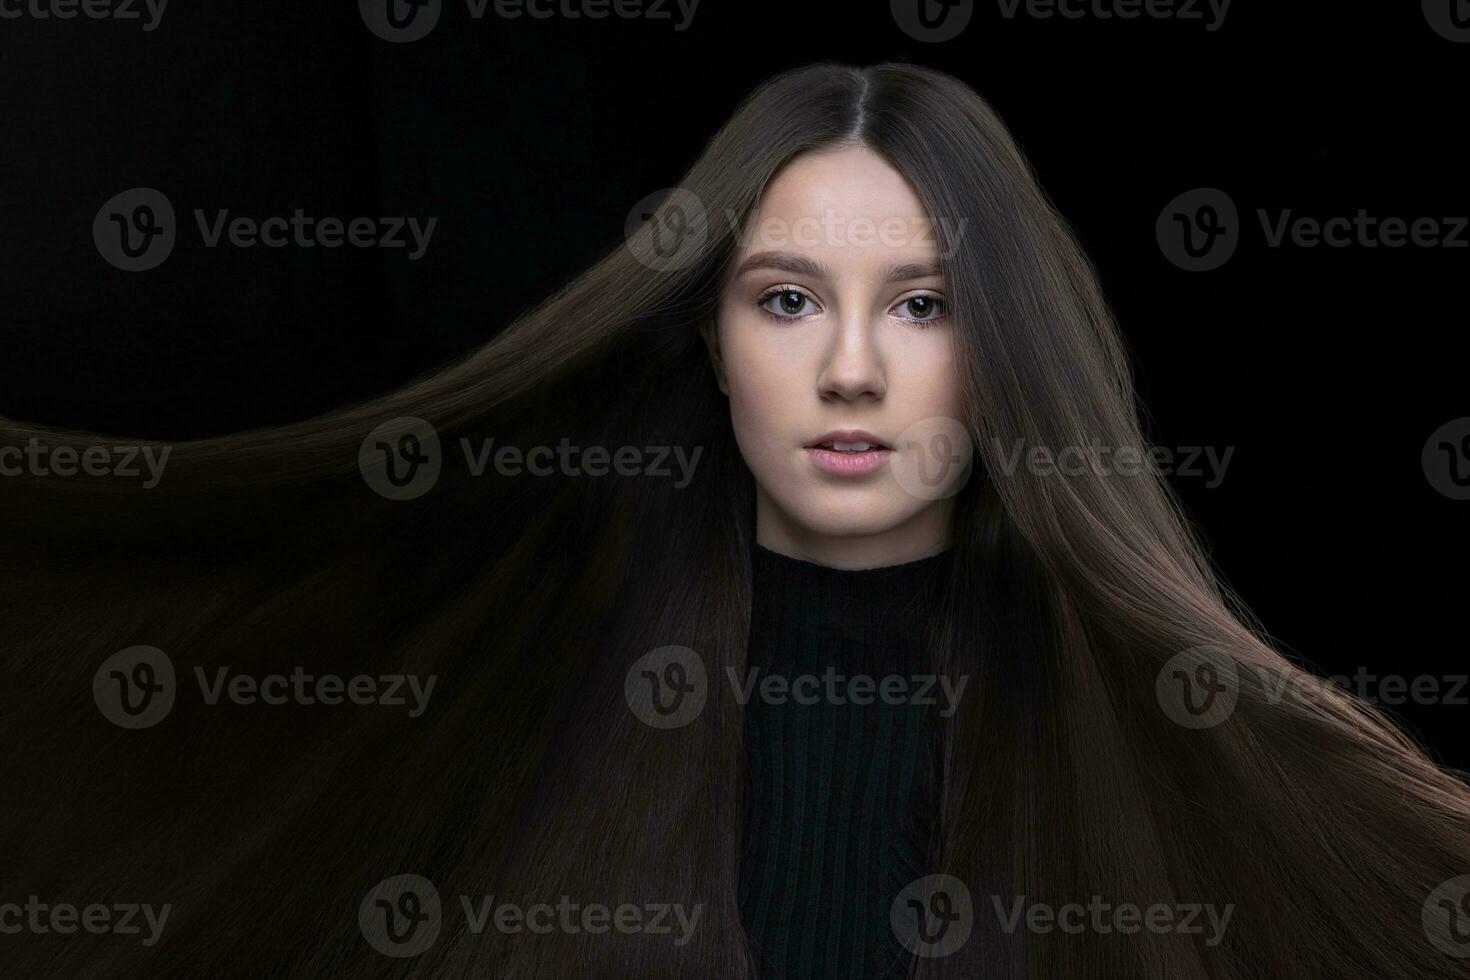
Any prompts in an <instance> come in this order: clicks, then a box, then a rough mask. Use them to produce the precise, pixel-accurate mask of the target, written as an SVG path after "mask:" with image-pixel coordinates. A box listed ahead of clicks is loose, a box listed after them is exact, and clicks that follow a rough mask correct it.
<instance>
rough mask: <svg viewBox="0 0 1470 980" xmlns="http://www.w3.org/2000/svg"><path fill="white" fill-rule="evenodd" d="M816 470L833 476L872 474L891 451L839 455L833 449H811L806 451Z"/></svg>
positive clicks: (886, 459)
mask: <svg viewBox="0 0 1470 980" xmlns="http://www.w3.org/2000/svg"><path fill="white" fill-rule="evenodd" d="M807 452H808V453H809V454H810V455H811V457H812V462H813V463H815V464H816V465H817V469H819V470H822V471H823V472H826V473H831V474H832V475H833V476H863V475H865V474H867V473H872V472H873V471H874V470H876V469H878V468H879V467H881V466H882V465H883V464H884V463H885V462H887V461H888V457H889V456H892V455H893V450H892V449H867V450H864V451H863V452H860V453H839V452H837V451H836V450H835V449H821V448H818V447H812V448H809V449H808V450H807Z"/></svg>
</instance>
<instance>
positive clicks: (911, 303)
mask: <svg viewBox="0 0 1470 980" xmlns="http://www.w3.org/2000/svg"><path fill="white" fill-rule="evenodd" d="M893 309H894V310H895V311H896V312H897V314H898V315H899V316H901V317H903V318H904V319H905V320H915V321H918V322H919V323H927V322H929V321H931V320H942V319H944V314H945V304H944V300H942V299H940V298H939V297H938V296H930V295H928V294H923V295H919V296H910V297H909V298H908V299H905V300H902V301H900V302H899V304H898V305H897V306H895V307H894V308H893Z"/></svg>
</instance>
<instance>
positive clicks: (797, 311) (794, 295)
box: [760, 289, 817, 319]
mask: <svg viewBox="0 0 1470 980" xmlns="http://www.w3.org/2000/svg"><path fill="white" fill-rule="evenodd" d="M760 307H761V309H763V310H765V311H766V312H767V313H771V314H773V315H775V316H778V317H781V318H783V319H794V318H796V317H802V316H806V315H808V314H810V313H815V312H816V311H817V304H816V303H814V302H812V298H811V297H810V296H808V295H807V294H806V293H804V292H802V291H801V290H799V289H777V290H773V291H772V292H769V293H767V294H766V295H765V296H763V297H761V300H760Z"/></svg>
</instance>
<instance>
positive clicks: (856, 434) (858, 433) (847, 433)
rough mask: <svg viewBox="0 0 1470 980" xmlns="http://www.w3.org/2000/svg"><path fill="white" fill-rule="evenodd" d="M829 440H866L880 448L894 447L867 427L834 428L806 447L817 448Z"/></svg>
mask: <svg viewBox="0 0 1470 980" xmlns="http://www.w3.org/2000/svg"><path fill="white" fill-rule="evenodd" d="M829 442H866V443H867V444H868V445H870V446H877V447H878V448H879V449H892V448H893V447H892V446H890V445H889V444H888V443H886V442H884V441H883V440H882V439H879V438H878V437H877V436H875V435H873V433H871V432H869V431H868V430H866V429H833V430H832V431H831V432H828V433H827V434H826V435H822V436H817V438H815V439H813V440H812V441H811V442H809V443H807V444H806V447H805V448H807V449H815V448H816V447H817V446H820V445H823V444H824V443H829Z"/></svg>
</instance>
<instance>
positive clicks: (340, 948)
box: [0, 65, 1470, 980]
mask: <svg viewBox="0 0 1470 980" xmlns="http://www.w3.org/2000/svg"><path fill="white" fill-rule="evenodd" d="M637 217H638V218H639V219H640V221H641V223H637V225H636V227H635V228H634V230H633V231H632V233H631V235H630V237H629V239H628V241H627V242H626V243H625V244H624V245H622V246H620V247H618V248H616V249H614V250H613V251H612V252H611V253H609V254H608V256H607V257H606V258H605V259H603V260H602V261H601V262H599V263H598V264H597V265H596V266H595V267H593V268H592V269H591V270H589V271H588V272H587V273H586V274H584V275H583V276H581V277H580V278H579V279H578V280H577V281H575V282H574V283H572V284H571V285H570V286H569V287H568V288H567V289H566V290H564V291H563V292H562V293H560V294H559V295H557V296H555V297H553V298H551V299H550V300H548V301H547V302H546V303H545V304H543V305H542V306H540V307H538V308H536V309H533V310H531V311H530V312H529V313H527V314H526V315H524V316H523V317H521V318H520V319H519V320H517V321H516V322H515V323H513V324H512V325H511V326H510V327H509V328H507V329H506V330H505V331H504V332H503V333H501V334H500V335H498V336H497V337H496V338H495V339H494V340H493V341H492V342H490V343H489V344H487V345H486V346H485V347H484V348H483V349H481V350H480V351H478V352H477V353H476V354H474V355H473V356H472V357H470V358H468V359H466V360H465V361H463V362H462V363H460V364H457V365H455V366H454V367H452V368H450V369H448V370H445V371H443V372H441V373H438V374H436V375H434V376H432V377H429V378H426V379H424V380H422V381H420V382H418V383H416V384H413V385H411V386H409V387H408V388H406V389H404V390H402V391H399V392H397V393H395V394H393V395H390V396H388V397H386V398H384V399H382V400H380V401H378V402H374V403H372V404H369V405H364V406H359V407H355V408H352V409H350V410H347V411H343V412H340V413H338V414H335V415H332V416H330V417H327V418H322V419H316V420H312V421H310V422H305V423H301V424H298V425H292V426H288V427H285V428H281V429H276V430H272V431H266V432H256V433H248V434H244V435H240V436H236V437H232V438H228V439H219V440H209V441H204V442H199V443H191V444H185V445H180V446H176V447H172V453H171V455H170V457H169V461H168V465H167V467H166V469H165V470H164V472H163V473H162V477H161V479H159V480H157V481H156V485H152V486H148V485H145V481H144V480H143V479H141V478H140V479H137V480H130V479H127V478H121V477H120V478H113V479H107V480H103V479H82V478H80V477H78V478H61V477H58V476H57V475H56V473H54V472H49V471H48V472H49V475H42V473H41V471H40V470H39V469H36V468H31V469H28V470H25V471H23V472H20V473H18V474H16V475H13V476H8V477H7V478H6V479H4V480H3V481H0V494H3V498H0V502H3V506H0V531H3V534H0V542H3V544H0V548H3V555H0V576H3V585H4V588H3V591H0V603H3V606H4V622H5V634H4V635H5V642H4V644H3V651H4V653H3V663H4V690H5V692H6V693H5V695H4V698H5V703H4V711H3V720H0V726H3V727H0V736H3V738H4V744H5V745H6V753H5V768H4V771H3V773H0V775H3V777H4V785H5V787H6V796H7V805H6V807H5V808H4V816H3V817H0V819H3V821H4V827H3V830H4V832H3V834H0V842H3V843H0V868H3V869H4V872H3V878H0V881H3V892H4V893H3V894H0V902H9V903H13V904H14V906H15V911H14V912H6V911H5V909H0V927H4V929H5V931H6V932H7V933H8V934H7V935H5V936H4V938H3V940H0V942H3V944H4V946H5V947H6V951H5V953H4V954H3V955H4V958H5V961H6V963H7V966H8V968H9V969H8V970H7V973H10V974H13V975H17V976H72V975H98V976H148V977H197V976H247V975H248V976H260V975H279V976H293V977H294V976H300V977H323V976H344V977H346V976H351V977H360V976H426V977H427V976H433V977H461V976H462V977H471V976H474V977H483V976H496V977H501V976H505V977H556V978H561V977H568V976H606V977H679V976H719V977H726V976H728V977H738V976H762V977H793V976H864V977H866V976H881V975H905V974H910V973H912V974H915V975H922V976H957V977H976V976H983V977H988V978H1001V977H1039V978H1055V977H1107V978H1112V977H1117V978H1137V977H1168V978H1171V980H1178V978H1201V980H1203V978H1222V977H1235V978H1244V977H1334V978H1373V980H1385V978H1411V977H1412V978H1419V977H1428V976H1440V975H1447V974H1449V973H1451V972H1453V970H1454V969H1456V968H1457V961H1456V960H1455V959H1454V958H1453V956H1452V955H1451V954H1452V953H1453V952H1454V951H1455V949H1456V948H1457V947H1456V946H1455V943H1456V942H1457V941H1459V940H1460V937H1462V936H1463V926H1462V920H1461V919H1460V918H1459V915H1460V906H1459V904H1457V903H1460V902H1462V900H1463V896H1464V889H1463V888H1458V889H1457V886H1456V884H1455V879H1456V878H1457V876H1459V875H1461V874H1464V873H1466V872H1467V871H1470V833H1467V829H1466V819H1465V818H1466V814H1467V810H1470V792H1467V789H1466V786H1465V785H1464V784H1463V783H1462V782H1460V781H1459V780H1458V779H1457V778H1455V777H1454V776H1452V775H1450V774H1447V773H1445V772H1443V771H1441V770H1440V769H1438V768H1436V767H1435V766H1434V765H1433V764H1432V763H1431V762H1430V761H1429V760H1428V759H1427V758H1426V756H1425V755H1424V753H1423V752H1422V751H1421V750H1420V749H1419V748H1417V747H1416V746H1415V745H1413V744H1412V743H1411V742H1410V741H1409V740H1408V739H1407V738H1406V737H1405V736H1404V735H1402V734H1401V733H1400V732H1398V731H1397V730H1395V729H1394V728H1393V727H1391V726H1390V725H1389V724H1388V723H1387V722H1386V721H1385V720H1384V719H1383V718H1382V717H1381V716H1380V715H1379V714H1377V713H1376V712H1375V711H1374V710H1373V709H1372V708H1371V707H1369V706H1367V705H1365V704H1363V703H1360V702H1358V701H1356V700H1354V699H1353V698H1351V697H1350V696H1349V695H1347V694H1346V693H1344V692H1342V691H1340V690H1339V689H1337V688H1335V687H1333V686H1332V685H1330V684H1328V683H1326V682H1324V681H1321V680H1318V679H1317V678H1314V677H1312V676H1310V675H1308V674H1306V673H1304V672H1302V671H1300V670H1298V669H1296V668H1295V667H1293V666H1292V665H1291V664H1290V663H1289V662H1287V661H1286V660H1285V659H1284V658H1283V657H1281V656H1280V655H1279V654H1278V653H1277V652H1275V651H1274V650H1273V649H1272V647H1271V645H1270V643H1269V641H1268V639H1267V638H1266V637H1265V636H1264V635H1263V632H1262V630H1261V629H1260V628H1259V626H1258V624H1256V623H1255V622H1254V621H1253V620H1252V619H1251V618H1250V616H1249V614H1248V612H1247V611H1246V609H1245V608H1244V606H1243V605H1242V604H1241V603H1240V601H1239V600H1238V599H1237V598H1236V597H1235V596H1233V595H1232V594H1231V593H1230V592H1229V591H1228V590H1227V589H1226V587H1225V586H1224V585H1222V584H1221V583H1220V582H1219V581H1218V579H1217V578H1216V576H1215V575H1214V573H1213V572H1212V570H1211V568H1210V567H1209V564H1208V562H1207V560H1206V559H1205V557H1204V555H1203V552H1202V549H1201V547H1200V545H1199V543H1198V542H1197V541H1196V540H1195V538H1194V536H1193V534H1192V533H1191V531H1190V529H1189V528H1188V526H1187V524H1186V522H1185V521H1184V520H1183V518H1182V517H1181V515H1180V513H1179V510H1178V507H1177V505H1176V504H1175V502H1174V500H1173V499H1172V497H1171V496H1170V493H1169V491H1168V488H1167V486H1166V485H1165V484H1164V482H1163V481H1162V480H1161V479H1160V478H1159V477H1158V475H1157V474H1155V473H1153V472H1151V471H1150V470H1148V469H1147V468H1146V467H1145V468H1141V469H1140V468H1137V467H1125V466H1097V465H1083V466H1038V465H1032V464H1031V463H1028V462H1027V461H1028V460H1034V459H1036V458H1037V457H1036V456H1035V455H1034V454H1033V453H1032V450H1033V449H1039V450H1041V451H1043V453H1046V454H1050V455H1052V456H1055V457H1057V458H1061V457H1063V456H1064V455H1065V454H1066V453H1068V452H1072V453H1076V452H1077V451H1079V449H1080V447H1088V446H1094V445H1102V446H1106V447H1109V448H1110V449H1112V450H1114V451H1115V452H1116V457H1117V458H1121V457H1122V456H1123V451H1124V450H1128V449H1136V450H1138V451H1140V452H1146V449H1147V447H1146V444H1145V442H1144V437H1143V434H1142V432H1141V431H1140V426H1139V419H1138V412H1137V409H1136V406H1135V402H1134V393H1133V388H1132V384H1131V379H1130V375H1129V369H1128V364H1127V361H1126V358H1125V356H1124V351H1123V346H1122V343H1121V341H1120V338H1119V335H1118V333H1117V331H1116V328H1115V327H1114V325H1113V323H1112V321H1111V318H1110V316H1109V313H1108V310H1107V307H1106V304H1105V303H1104V301H1103V299H1102V297H1101V295H1100V294H1099V290H1098V286H1097V281H1096V276H1095V275H1094V273H1093V271H1092V269H1091V267H1090V265H1089V263H1088V261H1087V260H1086V259H1085V257H1084V256H1083V255H1082V254H1081V253H1080V251H1079V250H1078V247H1077V245H1076V243H1075V241H1074V240H1073V238H1072V237H1071V235H1070V234H1069V233H1068V231H1067V228H1066V226H1065V224H1064V222H1063V221H1062V219H1061V218H1060V217H1059V216H1058V215H1057V213H1056V212H1055V211H1054V209H1053V208H1052V207H1051V206H1050V204H1049V203H1048V201H1047V199H1046V198H1045V196H1044V195H1043V193H1042V192H1041V190H1040V189H1039V187H1038V186H1037V184H1036V181H1035V179H1034V177H1033V176H1032V174H1031V172H1030V170H1029V169H1028V167H1027V165H1026V163H1025V161H1024V160H1023V159H1022V157H1021V155H1020V154H1019V152H1018V151H1017V149H1016V147H1015V145H1014V143H1013V142H1012V140H1011V139H1010V137H1009V136H1008V135H1007V133H1006V131H1005V129H1004V127H1003V126H1002V125H1001V123H1000V122H999V120H998V119H997V118H996V117H995V115H994V114H993V113H992V112H991V111H990V109H989V108H988V107H987V106H986V105H985V104H984V103H983V102H982V101H981V100H980V99H979V98H978V97H977V96H976V95H975V94H974V93H973V92H972V91H970V90H969V89H967V88H966V87H965V86H963V85H962V84H960V83H959V82H957V81H955V80H954V79H952V78H949V77H947V76H944V75H942V74H939V73H937V72H933V71H929V70H925V69H922V68H917V67H913V66H907V65H880V66H876V67H872V68H867V69H857V68H851V67H845V66H835V65H818V66H813V67H809V68H805V69H802V70H799V71H794V72H791V73H789V74H786V75H783V76H780V77H778V78H776V79H774V80H772V81H771V82H769V83H767V84H766V85H764V86H762V87H761V88H760V89H759V90H758V91H757V92H755V93H754V94H753V95H752V96H751V97H750V98H749V99H748V100H747V101H746V103H745V104H744V105H742V106H741V107H740V109H739V111H738V112H737V113H736V114H735V116H734V117H733V118H732V119H731V121H730V122H729V123H728V124H727V125H726V126H725V127H724V128H723V129H722V130H721V131H720V132H719V134H718V135H717V136H716V137H715V138H714V140H713V141H712V142H711V143H710V145H709V147H708V149H707V150H706V151H705V153H704V154H703V155H702V156H701V158H700V159H699V160H698V161H697V162H696V163H695V165H694V166H693V168H692V169H691V170H690V171H689V173H688V174H687V175H686V177H685V179H684V180H683V181H682V182H681V185H680V187H679V188H678V189H677V190H675V191H674V192H673V193H671V194H669V195H668V196H667V197H666V198H665V199H664V200H663V201H662V203H661V204H660V205H659V206H658V207H656V208H653V209H651V210H650V211H649V213H648V215H647V217H646V220H641V219H643V215H641V214H640V215H638V216H637ZM116 444H117V440H112V439H102V438H99V437H92V436H87V435H81V434H74V433H62V432H52V431H45V430H40V429H34V428H28V427H25V426H22V425H19V424H11V423H7V424H6V426H5V427H4V429H3V437H0V445H3V446H7V447H42V448H43V449H44V450H45V451H46V452H48V453H50V454H52V456H53V458H54V456H55V454H56V453H57V452H58V451H70V452H73V453H76V454H77V457H78V458H80V459H85V458H86V453H87V451H88V450H89V449H94V448H96V447H110V446H115V445H116ZM1017 447H1020V449H1021V452H1020V454H1019V455H1017V453H1016V449H1017ZM507 448H509V449H511V450H513V452H510V453H503V452H501V451H502V450H505V449H507ZM573 449H575V450H577V451H578V452H577V453H573V452H572V450H573ZM599 451H600V452H599ZM553 458H555V460H556V462H554V463H553V462H552V460H553ZM1077 458H1080V457H1077ZM1018 459H1019V460H1020V462H1019V463H1017V460H1018ZM675 461H682V462H681V463H679V464H678V465H676V464H675ZM533 463H534V465H533ZM359 677H361V678H366V680H365V681H360V682H359V681H355V680H354V679H355V678H359ZM395 678H396V683H395V680H394V679H395ZM772 678H774V679H775V681H776V683H775V684H766V683H765V682H766V681H768V680H770V679H772ZM893 678H897V679H898V680H897V681H893V680H892V679H893ZM354 684H357V685H358V687H357V688H354V687H353V685H354ZM885 684H886V685H888V686H887V687H884V685H885ZM351 690H356V691H357V692H358V693H359V694H360V695H361V697H358V698H357V699H356V700H355V701H354V700H353V699H352V698H350V697H348V696H347V694H346V693H344V692H347V691H351ZM395 690H396V691H398V692H399V695H400V696H399V697H398V698H396V699H395V698H394V697H393V696H391V692H392V691H395ZM876 690H882V691H884V692H886V693H885V694H884V695H883V696H878V695H877V694H875V691H876ZM409 691H414V692H417V693H416V695H415V696H413V697H409V698H407V699H406V703H405V699H404V698H403V697H402V695H403V694H404V693H406V692H409ZM814 692H816V693H815V694H814ZM864 692H866V693H864ZM798 695H800V696H798ZM28 903H29V905H30V906H34V907H35V908H36V909H39V911H28V910H27V905H28ZM67 903H70V905H71V906H75V907H76V908H78V909H81V910H82V911H81V912H80V913H78V914H77V915H72V914H71V913H63V914H62V915H61V918H60V919H59V920H58V918H57V917H56V915H54V914H52V912H48V911H46V910H45V909H47V908H49V909H52V910H53V911H54V909H55V908H57V907H59V906H64V905H66V904H67ZM128 903H133V904H136V905H143V906H146V907H145V909H144V912H145V913H150V914H151V918H150V915H142V916H141V917H140V918H139V919H138V922H139V923H142V922H144V921H151V922H154V923H155V924H157V926H158V927H157V928H156V930H155V931H154V934H153V935H152V938H153V939H154V940H155V941H153V942H151V943H145V942H144V941H142V940H143V939H147V938H149V936H148V935H147V933H148V929H147V927H144V929H143V933H144V935H143V936H142V937H141V938H140V937H139V936H138V935H136V934H133V933H128V932H127V931H126V930H125V929H122V928H121V927H120V925H119V927H118V928H107V927H106V923H109V922H110V923H113V924H114V925H118V920H119V919H120V917H121V913H119V912H117V909H119V908H121V907H123V906H125V905H127V904H128ZM92 905H98V906H105V907H106V908H107V909H109V910H111V911H110V912H108V913H106V914H105V915H104V913H102V912H96V913H90V914H92V915H93V920H88V919H87V915H88V914H89V913H87V911H86V909H87V908H88V907H90V906H92ZM164 909H166V910H167V913H166V916H165V914H164V912H163V910H164ZM507 910H509V911H507ZM109 915H110V916H112V918H108V917H107V916H109ZM68 916H70V917H68ZM78 921H83V922H86V921H93V922H94V925H96V928H73V929H72V930H70V931H68V930H67V929H66V928H65V925H66V923H68V922H71V923H72V924H73V925H74V926H75V924H76V923H77V922H78ZM58 922H59V923H60V925H59V926H58ZM12 926H15V927H16V928H12ZM1457 930H1458V931H1457Z"/></svg>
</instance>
